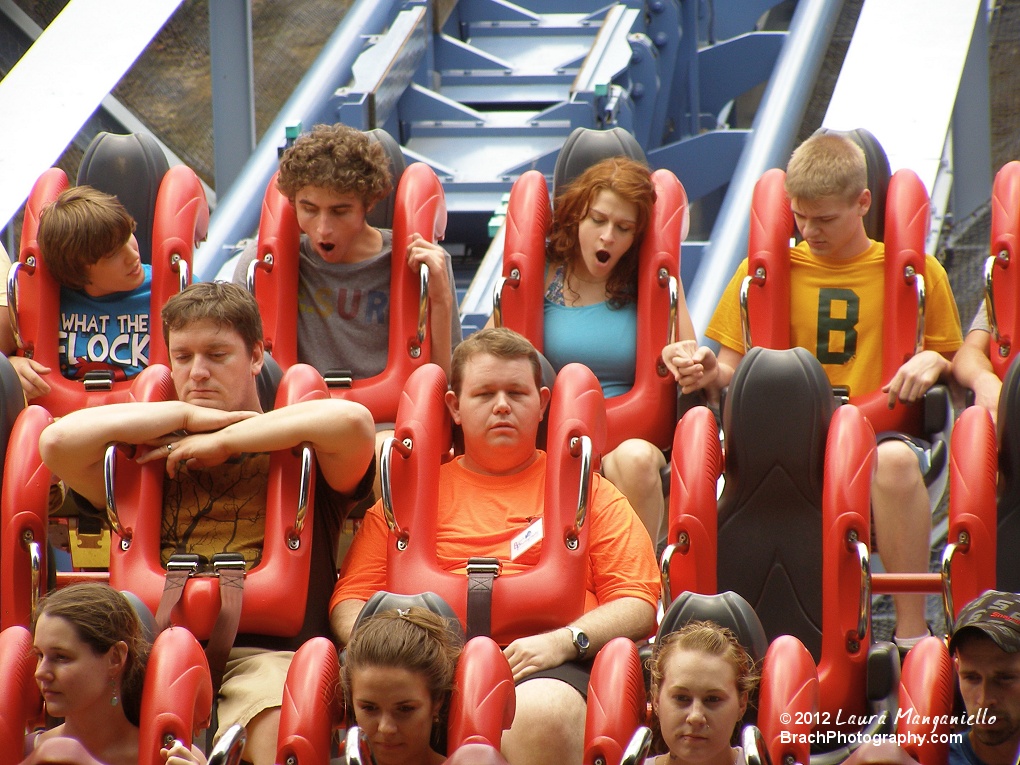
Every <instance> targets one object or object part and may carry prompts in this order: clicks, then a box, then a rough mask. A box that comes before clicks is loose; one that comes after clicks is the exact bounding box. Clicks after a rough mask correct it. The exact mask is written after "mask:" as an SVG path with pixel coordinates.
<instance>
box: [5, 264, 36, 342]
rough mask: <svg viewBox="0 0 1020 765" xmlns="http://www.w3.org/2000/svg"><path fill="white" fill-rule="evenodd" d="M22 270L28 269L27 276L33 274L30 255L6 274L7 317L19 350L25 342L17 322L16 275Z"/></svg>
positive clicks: (33, 268) (33, 266)
mask: <svg viewBox="0 0 1020 765" xmlns="http://www.w3.org/2000/svg"><path fill="white" fill-rule="evenodd" d="M22 268H28V269H30V270H29V272H28V273H29V274H30V275H31V274H33V273H35V256H32V255H30V256H29V257H28V260H26V261H25V262H24V263H22V262H21V261H18V262H16V263H14V264H13V265H12V266H11V270H10V271H8V272H7V315H8V316H9V317H10V320H11V332H12V334H13V335H14V341H15V342H16V343H17V344H18V347H19V348H24V347H25V340H24V338H22V336H21V324H20V323H19V322H18V274H19V273H20V272H21V269H22Z"/></svg>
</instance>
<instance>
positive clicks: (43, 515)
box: [0, 405, 53, 629]
mask: <svg viewBox="0 0 1020 765" xmlns="http://www.w3.org/2000/svg"><path fill="white" fill-rule="evenodd" d="M51 422H53V418H52V417H51V416H50V413H49V412H47V411H46V410H45V409H43V408H42V407H41V406H34V405H33V406H30V407H28V408H27V409H25V410H24V411H22V412H21V414H19V415H18V418H17V419H16V420H15V421H14V428H13V430H12V431H11V436H10V440H9V441H8V444H7V456H6V459H5V464H4V488H3V498H2V518H3V525H2V526H0V629H7V628H8V627H11V626H13V625H16V624H20V625H22V626H28V624H29V623H30V622H31V620H32V609H33V606H34V605H35V599H36V598H37V597H38V596H39V595H41V594H42V593H43V592H44V591H45V589H46V556H47V548H46V527H47V524H48V522H49V517H48V515H49V496H50V483H51V480H52V475H53V474H52V473H51V472H50V470H49V468H47V467H46V465H44V464H43V461H42V458H41V457H40V456H39V435H40V434H41V433H42V432H43V429H44V428H45V427H46V426H47V425H49V424H50V423H51Z"/></svg>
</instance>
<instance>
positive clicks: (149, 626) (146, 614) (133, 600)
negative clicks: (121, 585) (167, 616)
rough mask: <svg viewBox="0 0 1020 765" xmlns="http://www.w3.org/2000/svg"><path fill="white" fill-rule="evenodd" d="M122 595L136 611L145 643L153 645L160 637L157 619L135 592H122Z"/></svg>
mask: <svg viewBox="0 0 1020 765" xmlns="http://www.w3.org/2000/svg"><path fill="white" fill-rule="evenodd" d="M120 594H121V595H123V596H124V597H125V598H127V602H128V603H130V604H131V608H132V609H134V612H135V614H136V615H137V616H138V621H139V623H140V624H141V625H142V637H144V638H145V642H146V643H148V644H149V645H152V643H153V641H155V640H156V638H157V637H158V636H159V630H158V629H157V628H156V617H155V616H153V615H152V611H150V610H149V607H148V606H147V605H145V601H143V600H142V599H141V598H140V597H138V596H137V595H135V594H134V593H133V592H130V591H129V590H121V591H120Z"/></svg>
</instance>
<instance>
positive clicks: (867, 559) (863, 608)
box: [847, 531, 871, 643]
mask: <svg viewBox="0 0 1020 765" xmlns="http://www.w3.org/2000/svg"><path fill="white" fill-rule="evenodd" d="M847 549H848V550H849V551H850V552H854V551H856V552H857V560H858V561H859V562H860V565H861V600H860V604H859V605H858V610H857V635H856V639H857V642H858V643H861V642H863V641H864V637H865V636H866V635H867V634H868V621H869V618H870V617H871V553H870V552H869V551H868V546H867V545H866V544H864V542H861V541H860V540H858V538H857V532H856V531H851V532H850V534H849V537H848V539H847Z"/></svg>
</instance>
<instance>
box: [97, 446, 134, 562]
mask: <svg viewBox="0 0 1020 765" xmlns="http://www.w3.org/2000/svg"><path fill="white" fill-rule="evenodd" d="M116 472H117V445H116V444H110V445H109V446H107V447H106V455H105V457H104V458H103V483H104V486H105V488H106V520H107V522H108V523H109V524H110V528H111V529H113V531H114V533H116V534H117V535H118V536H119V537H120V549H122V550H127V549H128V548H129V547H130V546H131V532H130V531H128V530H127V529H125V528H124V527H123V526H121V524H120V516H119V515H117V499H116V497H115V496H114V489H113V483H114V478H115V477H116Z"/></svg>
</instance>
